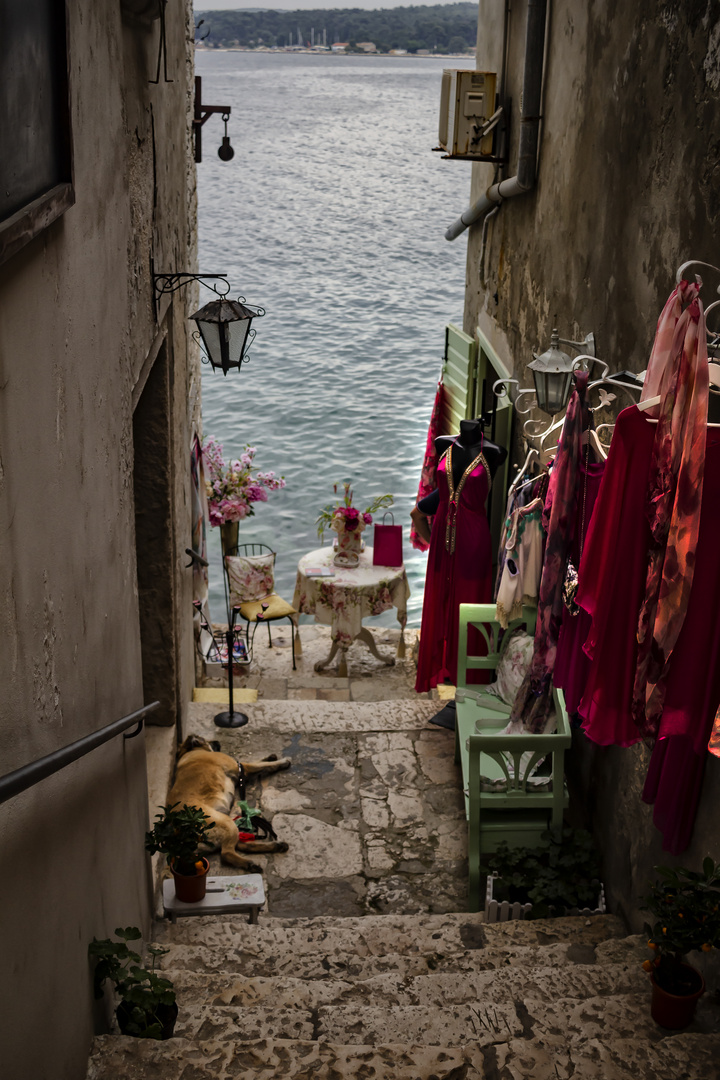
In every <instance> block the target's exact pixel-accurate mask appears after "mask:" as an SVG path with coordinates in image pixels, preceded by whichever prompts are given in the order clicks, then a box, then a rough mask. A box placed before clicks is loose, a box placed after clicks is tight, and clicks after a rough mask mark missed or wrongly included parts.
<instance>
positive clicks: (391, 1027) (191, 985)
mask: <svg viewBox="0 0 720 1080" xmlns="http://www.w3.org/2000/svg"><path fill="white" fill-rule="evenodd" d="M158 937H159V938H160V939H161V940H162V941H163V942H164V943H165V944H166V945H168V946H169V948H170V952H169V953H168V955H167V956H166V957H165V958H164V961H163V966H164V968H165V971H166V973H167V974H168V976H170V977H171V978H172V979H173V981H174V983H175V987H176V990H177V993H178V1004H179V1007H180V1016H179V1019H178V1025H177V1028H176V1038H174V1039H172V1040H170V1041H168V1042H165V1043H159V1042H151V1041H145V1040H138V1039H129V1038H124V1037H122V1036H119V1035H104V1036H100V1037H98V1038H97V1039H96V1040H95V1045H94V1048H93V1053H92V1057H91V1060H90V1065H89V1070H88V1080H140V1078H148V1080H150V1078H152V1080H204V1078H207V1080H211V1078H212V1080H226V1078H227V1080H230V1078H231V1077H232V1078H237V1077H243V1078H246V1080H266V1078H269V1077H288V1078H292V1080H301V1078H302V1080H306V1078H308V1080H309V1078H317V1080H340V1078H355V1077H359V1078H360V1077H361V1078H363V1080H375V1078H377V1080H381V1078H387V1080H390V1078H393V1080H461V1078H463V1080H476V1078H477V1080H480V1078H485V1080H520V1078H532V1080H546V1078H547V1080H565V1078H570V1077H573V1078H580V1077H582V1078H583V1080H585V1078H587V1080H590V1078H593V1080H595V1078H597V1080H615V1078H618V1080H619V1078H623V1080H624V1078H630V1077H633V1078H636V1080H637V1078H641V1077H642V1078H648V1080H650V1078H652V1080H700V1078H703V1080H704V1078H708V1080H711V1078H713V1077H717V1076H718V1075H720V1073H719V1071H718V1070H719V1069H720V1064H719V1062H720V1034H715V1033H713V1030H714V1029H715V1028H716V1026H717V1009H716V1006H715V1005H714V1003H713V1002H712V1001H711V1000H710V999H707V1000H706V1001H704V1002H701V1005H700V1008H699V1011H698V1018H697V1020H696V1022H695V1024H694V1025H693V1028H692V1030H691V1031H689V1032H687V1033H683V1034H677V1035H670V1034H669V1033H667V1032H663V1031H661V1030H660V1029H659V1028H658V1027H657V1026H656V1025H655V1024H654V1023H653V1022H652V1020H651V1018H650V1014H649V990H648V986H647V978H646V977H645V976H644V975H643V973H642V971H641V968H640V963H641V961H642V959H643V958H644V955H645V949H644V943H643V942H642V940H641V939H639V938H637V937H626V936H625V931H624V929H623V927H622V925H621V923H620V922H619V920H617V919H616V918H614V917H613V916H599V917H594V918H591V919H584V918H579V919H554V920H547V921H537V922H512V923H505V924H497V925H487V924H484V923H483V922H482V921H481V917H480V916H478V915H467V914H449V915H379V916H365V917H360V918H332V917H329V918H316V919H282V918H275V919H273V918H266V919H264V920H263V921H261V923H260V924H259V926H257V927H253V926H250V925H248V923H247V922H246V921H245V920H244V919H242V918H240V917H234V918H218V919H186V920H184V921H181V922H179V923H178V924H176V925H175V926H165V927H158Z"/></svg>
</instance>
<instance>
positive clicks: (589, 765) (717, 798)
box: [448, 0, 720, 926]
mask: <svg viewBox="0 0 720 1080" xmlns="http://www.w3.org/2000/svg"><path fill="white" fill-rule="evenodd" d="M504 9H505V4H504V2H503V0H480V8H479V12H480V14H479V28H478V64H477V66H478V68H479V69H481V70H491V71H498V72H499V71H500V70H501V68H502V43H503V17H502V15H503V12H504ZM548 10H549V17H548V36H547V63H546V69H545V82H544V101H543V107H542V116H543V120H542V131H541V142H540V154H539V174H538V183H537V188H536V190H535V191H533V192H531V193H530V194H528V195H524V196H519V197H517V198H514V199H511V200H508V201H507V202H505V203H504V204H503V205H502V207H501V209H500V211H499V213H498V214H497V215H495V217H494V218H493V219H492V220H491V221H490V222H489V224H488V230H487V243H486V250H485V253H484V260H483V264H484V265H483V266H481V265H480V261H481V237H482V225H481V224H478V225H476V226H474V227H473V228H472V229H471V230H470V232H469V234H466V235H468V236H469V239H468V263H467V279H468V288H467V296H466V308H465V329H466V331H467V332H468V333H473V332H474V329H475V327H476V326H477V325H478V324H479V325H481V326H482V328H483V329H484V330H485V332H486V333H487V334H488V336H489V337H490V338H491V340H492V341H493V343H494V344H495V345H496V347H497V349H498V351H499V353H500V354H501V356H503V357H504V359H506V360H509V361H511V364H512V366H513V367H514V371H515V375H516V377H519V378H520V379H521V385H524V386H527V385H532V382H531V380H529V379H528V375H527V373H526V372H525V370H524V366H525V364H526V363H527V361H528V360H530V359H531V350H532V349H533V348H536V347H537V346H538V345H541V346H542V349H544V348H546V347H547V345H548V344H549V337H550V331H551V329H552V327H553V325H554V324H555V323H556V324H557V326H558V328H559V330H560V333H561V336H563V337H568V338H577V337H578V336H579V335H580V334H582V335H583V336H584V335H585V334H586V333H587V332H588V331H590V330H592V331H594V333H595V335H596V339H597V345H598V354H599V356H600V357H601V358H602V359H604V360H606V361H607V362H608V363H609V364H610V366H611V368H612V369H613V370H621V369H624V368H630V369H631V370H635V371H640V370H642V369H643V368H645V366H646V364H647V359H648V355H649V350H650V347H651V344H652V338H653V334H654V329H655V324H656V321H657V318H658V315H659V313H660V310H661V309H662V306H663V304H664V302H665V300H666V298H667V296H668V294H669V292H670V291H671V289H672V287H673V284H674V274H675V270H676V268H677V267H678V266H679V265H680V263H682V262H683V261H685V260H686V259H689V258H697V259H702V260H704V261H707V262H711V263H715V264H716V265H718V262H719V254H720V156H719V154H718V149H719V148H720V110H718V107H717V106H718V90H719V89H720V3H719V2H718V0H709V2H708V0H696V2H688V3H686V4H682V5H678V4H666V3H662V2H660V0H638V2H637V3H633V4H628V3H620V2H616V0H605V2H599V0H591V2H589V3H579V2H576V0H548ZM526 11H527V6H526V5H525V4H523V3H521V4H513V5H512V11H511V14H510V22H509V42H508V64H507V87H508V93H509V94H510V96H511V97H512V101H513V109H514V121H513V139H512V147H511V153H510V163H509V166H508V168H507V171H506V173H505V175H507V176H512V175H514V173H515V167H514V166H515V162H516V160H517V158H516V151H517V135H518V126H519V125H518V123H517V118H518V114H519V104H520V91H521V85H522V68H523V60H524V49H525V20H526ZM454 167H456V168H466V167H467V166H463V165H462V164H460V163H458V164H457V165H456V166H454ZM472 170H473V176H472V192H471V197H470V200H469V201H470V202H474V201H475V199H476V198H477V197H478V196H479V195H480V194H481V193H482V192H483V191H484V190H485V189H486V188H487V186H488V185H489V184H490V183H491V182H492V179H493V169H492V167H491V166H487V165H482V166H480V165H475V166H472ZM462 209H464V208H463V206H458V207H457V211H458V213H459V212H460V211H461V210H462ZM449 223H450V220H448V224H449ZM462 242H463V241H462V240H458V241H456V243H462ZM706 281H707V284H706V286H705V293H706V296H705V301H706V303H709V302H710V300H711V299H712V298H713V290H714V289H715V287H716V286H717V285H718V283H719V281H720V279H719V278H718V275H712V274H710V273H708V275H707V277H706ZM645 765H646V751H645V750H644V749H643V748H640V747H638V748H635V749H633V750H624V751H623V750H619V749H612V750H596V749H593V748H592V747H590V746H589V745H586V744H585V745H580V740H578V745H577V746H576V753H575V770H576V773H577V775H578V776H579V777H580V778H581V779H582V792H583V796H582V797H583V800H584V803H585V808H586V810H587V811H588V812H589V813H590V815H591V816H592V818H593V820H594V822H595V824H596V827H597V830H598V833H599V835H600V837H601V839H602V844H603V848H604V857H605V876H606V881H607V883H608V889H609V895H610V898H611V901H612V903H613V904H614V906H615V907H616V909H620V910H622V911H623V912H624V913H625V914H626V916H627V917H628V918H629V919H630V921H631V922H633V924H634V925H636V926H637V925H638V924H641V922H642V917H641V916H640V913H639V908H638V898H639V897H640V896H642V894H643V893H644V891H645V889H646V883H647V880H648V877H649V876H650V875H651V868H652V866H653V865H654V864H656V863H657V862H659V861H662V860H667V861H672V860H669V857H668V856H667V855H666V854H664V853H662V851H661V847H660V843H659V836H658V834H657V832H656V830H655V829H654V827H653V825H652V820H651V810H650V808H648V807H645V806H644V805H643V804H642V802H641V801H640V790H641V788H642V780H643V777H644V771H645ZM718 812H720V764H719V763H718V762H717V761H714V760H713V761H708V766H707V770H706V777H705V785H704V792H703V797H702V802H701V807H700V813H699V816H698V821H697V826H696V830H695V838H694V841H693V846H692V848H691V849H690V850H689V851H688V852H686V853H685V854H684V855H683V856H682V857H681V860H680V861H682V862H684V863H685V862H689V863H692V864H695V865H696V864H697V863H698V862H699V860H700V859H701V857H702V856H704V855H706V854H708V853H710V854H712V855H714V856H715V857H716V858H718V857H720V838H719V837H718V833H717V827H716V820H717V816H718Z"/></svg>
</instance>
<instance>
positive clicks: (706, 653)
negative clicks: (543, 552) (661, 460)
mask: <svg viewBox="0 0 720 1080" xmlns="http://www.w3.org/2000/svg"><path fill="white" fill-rule="evenodd" d="M655 430H656V425H654V424H651V423H649V422H648V420H647V419H646V418H645V416H643V414H642V413H640V412H639V411H638V409H637V408H636V407H635V406H632V407H631V408H629V409H625V410H624V411H623V412H622V413H620V416H619V417H618V422H617V425H616V427H615V432H614V434H613V440H612V446H611V448H610V453H609V454H608V459H607V462H606V465H605V474H604V476H603V480H602V483H601V485H600V492H599V494H598V498H597V501H596V503H595V510H594V513H593V518H592V522H591V524H590V530H589V533H588V537H587V540H586V541H585V548H584V550H583V558H582V563H581V567H580V587H579V589H578V602H579V603H580V604H581V606H582V607H583V608H585V610H586V611H588V612H589V614H590V615H591V617H592V629H591V632H590V635H589V637H588V640H587V642H586V646H585V649H586V652H587V653H588V654H589V655H590V656H591V658H592V663H591V665H590V673H589V676H588V681H587V686H586V690H585V694H584V697H583V700H582V703H581V705H580V713H581V715H582V716H583V717H584V724H583V727H584V729H585V731H586V733H587V734H588V736H589V737H590V738H591V739H592V740H593V741H594V742H597V743H600V744H601V745H603V746H608V745H612V744H615V745H619V746H630V745H631V744H632V743H635V742H637V741H638V740H639V739H640V738H641V735H640V732H639V731H638V729H637V727H636V726H635V725H634V723H633V720H632V715H631V703H632V689H633V680H634V674H635V663H636V656H637V640H636V632H637V617H638V612H639V610H640V605H641V603H642V600H643V596H644V589H645V577H646V564H647V557H646V552H647V550H648V548H649V544H650V527H649V524H648V521H647V518H646V516H645V491H646V487H647V478H648V470H649V466H650V458H651V454H652V448H653V443H654V439H655ZM705 462H706V469H705V483H704V488H703V499H702V508H701V514H700V528H699V535H698V544H697V549H696V562H695V579H694V584H693V589H692V592H691V594H690V600H689V603H688V607H687V612H686V615H685V621H684V623H683V627H682V630H681V631H680V635H679V637H678V640H677V643H676V645H675V648H674V650H673V655H672V660H671V664H670V669H669V673H668V678H667V687H666V695H665V704H664V709H663V713H662V717H661V719H660V724H659V729H658V741H657V743H656V745H655V749H654V751H653V757H652V760H651V766H650V769H649V771H648V776H647V780H646V784H645V791H644V793H643V798H644V799H645V801H646V802H653V801H654V803H655V810H654V814H653V818H654V821H655V824H656V825H657V827H658V828H659V829H660V830H661V831H662V833H663V847H664V848H665V850H669V851H671V852H673V853H675V854H678V853H679V852H681V851H684V850H685V848H686V847H687V845H688V843H689V841H690V837H691V834H692V826H693V822H694V816H695V809H696V806H697V800H698V795H699V785H700V782H701V779H702V772H703V766H704V760H705V753H706V746H707V740H708V736H709V734H710V730H711V728H712V723H713V717H714V716H715V712H716V711H717V708H718V705H719V704H720V621H718V619H717V611H718V609H719V607H720V560H718V558H717V551H716V545H717V537H718V535H720V429H717V428H708V430H707V444H706V451H705Z"/></svg>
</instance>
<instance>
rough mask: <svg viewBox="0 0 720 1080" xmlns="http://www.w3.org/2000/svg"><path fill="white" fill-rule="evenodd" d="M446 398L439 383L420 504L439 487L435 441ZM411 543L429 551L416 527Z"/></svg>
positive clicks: (411, 531)
mask: <svg viewBox="0 0 720 1080" xmlns="http://www.w3.org/2000/svg"><path fill="white" fill-rule="evenodd" d="M444 396H445V390H444V387H443V384H442V383H441V382H439V383H438V387H437V393H436V394H435V404H434V405H433V411H432V416H431V417H430V427H429V428H428V437H427V445H426V447H425V460H424V461H423V467H422V472H421V473H420V486H419V487H418V494H417V499H416V500H415V501H416V502H420V500H421V499H424V498H425V496H426V495H429V494H430V492H431V491H434V490H435V488H436V487H437V482H436V474H437V464H438V452H437V449H436V447H435V440H436V439H437V437H438V435H441V434H442V432H441V431H440V417H441V416H442V409H443V400H444ZM410 543H411V544H412V546H413V547H414V548H417V550H418V551H427V549H428V548H429V546H430V545H429V544H428V543H426V541H425V540H423V538H422V536H420V535H419V534H418V533H417V532H416V531H415V525H414V524H413V525H411V526H410Z"/></svg>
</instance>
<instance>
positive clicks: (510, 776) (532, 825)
mask: <svg viewBox="0 0 720 1080" xmlns="http://www.w3.org/2000/svg"><path fill="white" fill-rule="evenodd" d="M535 614H536V613H535V609H525V611H524V613H523V618H522V619H516V620H515V621H514V622H512V623H511V624H510V626H509V627H508V630H507V631H506V632H505V634H504V636H503V638H502V640H500V635H501V633H502V628H501V626H500V624H499V623H498V622H497V619H496V617H495V605H494V604H461V605H460V636H459V642H458V685H457V690H456V696H455V700H456V721H455V760H456V762H457V763H458V764H460V765H461V767H462V780H463V790H464V793H465V815H466V817H467V821H468V862H469V888H468V892H469V910H470V911H479V910H480V908H481V906H482V899H483V898H482V897H481V896H480V861H481V857H482V856H483V855H486V854H489V853H491V852H493V851H495V850H496V849H497V845H498V844H499V843H500V842H501V841H503V840H504V841H506V842H507V843H508V844H510V845H511V847H533V846H535V845H536V844H537V843H538V842H539V840H540V836H541V834H542V833H543V832H544V831H545V830H546V829H547V828H548V827H549V826H550V825H561V824H562V818H563V810H564V808H565V807H566V806H567V804H568V795H567V789H566V786H565V778H564V757H565V751H566V750H567V749H568V748H569V746H570V743H571V734H570V726H569V724H568V718H567V711H566V709H565V699H564V697H563V693H562V690H557V689H553V698H554V702H555V712H556V716H557V729H556V733H555V734H552V735H532V734H527V735H500V734H499V732H501V731H502V730H503V728H504V727H505V726H506V725H507V722H508V719H509V716H510V707H509V706H508V705H506V704H505V703H504V702H503V701H502V700H501V699H500V698H498V697H495V696H493V695H492V694H488V693H487V691H486V690H485V688H484V687H483V686H479V685H473V686H468V683H467V673H468V671H472V670H477V669H481V670H490V671H494V670H495V668H496V667H497V665H498V663H499V662H500V660H501V659H502V655H503V652H504V650H505V648H506V647H507V644H508V641H509V638H510V634H511V632H512V631H513V630H515V629H516V628H517V627H519V626H524V627H525V628H526V629H527V631H528V633H530V634H532V633H533V632H534V628H535ZM470 626H474V627H476V628H477V629H478V630H479V631H480V633H481V634H482V636H483V638H484V639H485V642H486V644H487V655H486V656H468V652H467V640H468V628H469V627H470ZM543 758H546V759H548V762H549V765H550V769H549V773H548V774H547V775H546V776H543V778H542V783H541V786H538V781H537V780H536V781H532V779H531V778H530V773H531V771H532V769H533V768H534V766H535V765H537V763H538V762H539V761H541V760H542V759H543ZM490 788H496V790H489V789H490ZM497 789H500V790H497Z"/></svg>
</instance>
